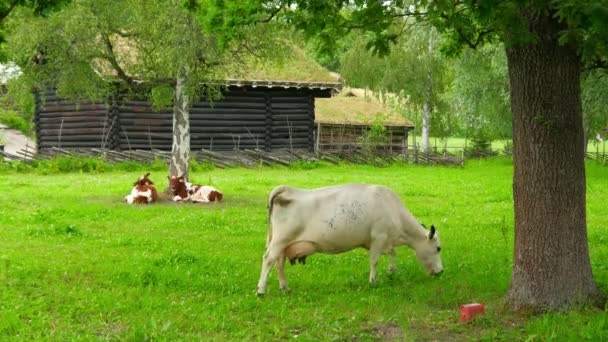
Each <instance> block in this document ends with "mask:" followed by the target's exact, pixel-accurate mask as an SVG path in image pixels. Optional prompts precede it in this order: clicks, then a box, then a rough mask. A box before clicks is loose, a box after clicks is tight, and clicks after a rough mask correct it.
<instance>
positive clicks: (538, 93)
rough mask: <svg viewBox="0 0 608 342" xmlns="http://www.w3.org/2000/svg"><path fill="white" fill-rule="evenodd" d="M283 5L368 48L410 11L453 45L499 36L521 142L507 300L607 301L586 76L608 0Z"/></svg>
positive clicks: (294, 18) (600, 55)
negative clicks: (364, 41)
mask: <svg viewBox="0 0 608 342" xmlns="http://www.w3.org/2000/svg"><path fill="white" fill-rule="evenodd" d="M262 2H263V3H264V5H265V6H273V5H274V6H277V2H275V1H262ZM278 4H279V5H280V6H282V8H283V9H284V10H285V15H286V16H288V18H289V20H290V21H291V22H292V24H293V25H294V26H296V27H298V28H299V29H301V30H303V31H304V32H306V33H308V34H309V35H311V36H315V35H316V36H321V37H331V34H342V33H345V32H348V31H349V30H351V29H353V28H357V29H363V30H365V31H367V32H368V33H369V37H370V39H369V46H370V47H373V49H375V50H377V51H379V52H386V51H388V50H389V49H390V47H391V44H392V43H394V42H395V41H396V40H397V38H398V36H399V32H395V31H394V30H392V27H394V25H395V24H399V23H403V18H406V17H416V18H418V20H424V21H427V22H430V23H431V24H432V25H433V26H435V27H436V28H437V30H438V31H439V32H440V33H441V34H442V35H443V36H444V37H446V38H447V43H446V44H444V45H443V46H442V48H443V50H444V51H445V52H447V53H458V52H460V51H461V50H462V49H463V48H464V47H470V48H478V47H480V46H482V45H483V44H485V43H487V42H493V41H499V42H502V43H503V44H504V46H505V48H506V56H507V64H508V73H509V84H510V88H509V89H510V99H511V112H512V114H513V144H514V157H513V159H514V176H513V194H514V204H515V205H514V206H515V250H514V257H513V273H512V277H511V284H510V288H509V292H508V295H507V302H508V304H509V305H510V306H511V307H512V308H514V309H524V308H529V309H535V310H536V309H541V310H542V309H558V308H566V307H569V306H572V305H578V304H583V303H590V302H591V303H594V304H599V305H603V303H604V300H605V299H604V297H603V295H602V294H601V293H600V291H599V289H598V287H597V284H596V283H595V280H594V279H593V275H592V270H591V263H590V260H589V250H588V241H587V223H586V202H585V194H586V193H585V163H584V147H583V140H584V139H583V135H584V131H583V120H582V106H581V86H580V77H581V70H582V67H583V65H587V66H606V65H608V25H606V24H605V23H606V22H608V2H607V1H606V0H586V1H579V0H564V1H535V0H508V1H500V2H496V1H491V0H459V1H451V0H450V1H430V0H422V1H405V0H400V1H377V0H358V1H335V2H327V1H304V0H285V1H281V2H279V3H278ZM345 7H347V8H348V12H344V11H343V9H344V8H345ZM331 40H332V39H327V44H328V45H331ZM480 233H481V232H480Z"/></svg>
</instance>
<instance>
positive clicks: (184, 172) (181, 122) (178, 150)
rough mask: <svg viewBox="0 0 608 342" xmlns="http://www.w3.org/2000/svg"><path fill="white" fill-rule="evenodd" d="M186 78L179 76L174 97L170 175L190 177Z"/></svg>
mask: <svg viewBox="0 0 608 342" xmlns="http://www.w3.org/2000/svg"><path fill="white" fill-rule="evenodd" d="M185 83H186V82H185V78H184V77H183V76H179V77H178V78H177V82H176V84H175V92H174V96H173V146H172V151H171V161H170V164H169V173H170V174H171V176H176V177H179V176H184V177H185V179H186V180H188V179H189V177H188V168H189V163H190V100H189V98H188V96H187V95H186V93H185V90H186V85H185Z"/></svg>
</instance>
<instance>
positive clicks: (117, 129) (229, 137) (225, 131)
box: [36, 87, 328, 151]
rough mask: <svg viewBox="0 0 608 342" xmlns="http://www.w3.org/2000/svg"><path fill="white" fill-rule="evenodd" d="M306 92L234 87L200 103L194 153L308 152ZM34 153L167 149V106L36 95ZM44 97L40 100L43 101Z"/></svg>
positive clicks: (310, 117)
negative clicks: (53, 149) (36, 150)
mask: <svg viewBox="0 0 608 342" xmlns="http://www.w3.org/2000/svg"><path fill="white" fill-rule="evenodd" d="M319 95H320V96H324V97H326V96H328V95H325V94H319V93H318V92H317V93H315V92H313V91H310V90H308V89H276V88H263V87H260V88H246V87H232V88H230V89H228V90H227V91H226V92H225V93H224V97H223V98H222V99H221V101H216V102H213V103H211V102H208V101H205V100H204V99H203V100H201V101H198V102H195V103H193V105H192V108H191V111H190V138H191V141H190V144H191V148H192V150H193V151H195V150H200V149H207V150H212V151H226V150H233V149H241V150H242V149H262V150H267V151H269V150H273V149H280V148H294V149H295V148H298V149H302V148H306V149H310V150H312V149H313V147H314V135H313V133H314V97H315V96H319ZM38 98H39V99H38V101H37V106H36V108H37V110H36V127H37V132H36V133H37V137H38V148H39V149H45V148H51V147H59V148H106V149H113V150H117V151H120V150H122V151H127V150H136V149H140V150H152V149H157V150H163V151H170V150H171V144H172V129H173V114H172V108H166V109H164V110H161V111H154V110H153V109H152V106H151V103H150V102H149V101H147V100H146V99H144V98H138V97H134V96H127V95H124V94H116V95H115V96H112V97H111V98H110V99H109V100H107V101H105V102H106V103H97V104H95V103H90V102H83V103H81V104H79V105H76V104H75V103H74V102H73V101H68V100H65V99H61V98H58V97H57V96H56V95H55V94H54V93H53V92H47V93H45V94H43V96H38ZM41 98H44V99H45V101H42V99H41Z"/></svg>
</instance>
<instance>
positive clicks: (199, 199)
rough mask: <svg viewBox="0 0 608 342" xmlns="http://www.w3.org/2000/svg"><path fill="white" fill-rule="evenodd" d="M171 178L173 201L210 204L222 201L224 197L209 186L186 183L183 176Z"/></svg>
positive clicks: (170, 188)
mask: <svg viewBox="0 0 608 342" xmlns="http://www.w3.org/2000/svg"><path fill="white" fill-rule="evenodd" d="M168 178H169V190H171V195H172V196H173V198H172V199H173V201H175V202H182V201H192V202H193V203H209V202H215V201H218V202H219V201H221V200H222V198H224V195H223V194H222V193H221V192H220V191H219V190H218V189H216V188H214V187H212V186H209V185H198V184H192V183H190V182H186V181H185V179H184V177H183V176H180V177H176V176H171V177H168Z"/></svg>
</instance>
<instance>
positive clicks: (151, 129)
mask: <svg viewBox="0 0 608 342" xmlns="http://www.w3.org/2000/svg"><path fill="white" fill-rule="evenodd" d="M116 110H117V117H118V123H119V125H118V127H117V129H116V131H115V134H117V136H118V137H119V139H117V140H118V141H119V144H118V145H116V146H114V147H113V149H115V150H118V151H131V150H152V149H158V150H163V151H170V150H171V145H172V142H173V109H172V108H166V109H163V110H161V111H155V110H154V109H153V108H152V104H151V103H150V101H146V100H144V99H141V98H137V97H123V98H118V100H117V101H116Z"/></svg>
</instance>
